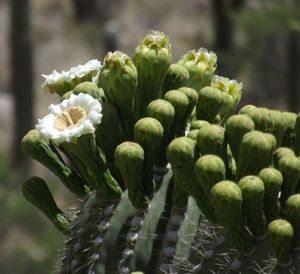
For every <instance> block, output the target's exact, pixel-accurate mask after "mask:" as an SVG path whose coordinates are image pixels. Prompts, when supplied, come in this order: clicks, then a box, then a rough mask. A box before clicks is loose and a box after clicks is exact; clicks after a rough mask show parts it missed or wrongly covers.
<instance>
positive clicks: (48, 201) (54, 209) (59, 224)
mask: <svg viewBox="0 0 300 274" xmlns="http://www.w3.org/2000/svg"><path fill="white" fill-rule="evenodd" d="M22 193H23V195H24V197H25V198H26V199H27V200H28V201H29V202H30V203H32V204H33V205H35V206H36V207H37V208H38V209H39V210H41V211H42V212H43V213H44V214H45V215H46V216H47V217H48V219H49V220H50V221H51V222H52V223H53V224H54V225H55V227H56V228H57V229H58V230H60V231H61V232H63V233H64V234H69V233H70V219H69V218H68V217H67V216H66V215H65V214H64V213H63V212H62V211H61V210H60V209H59V208H58V206H57V205H56V202H55V201H54V199H53V197H52V194H51V192H50V190H49V188H48V186H47V184H46V183H45V181H44V180H43V179H41V178H39V177H31V178H29V179H27V180H26V181H24V183H23V184H22Z"/></svg>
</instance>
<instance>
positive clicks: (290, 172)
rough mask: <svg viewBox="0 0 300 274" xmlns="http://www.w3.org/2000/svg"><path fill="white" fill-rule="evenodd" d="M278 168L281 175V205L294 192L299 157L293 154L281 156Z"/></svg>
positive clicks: (299, 168) (298, 176) (298, 168)
mask: <svg viewBox="0 0 300 274" xmlns="http://www.w3.org/2000/svg"><path fill="white" fill-rule="evenodd" d="M278 169H279V170H280V172H281V173H282V177H283V184H282V189H281V196H280V201H281V205H282V206H283V205H284V204H285V202H286V200H287V199H288V197H289V196H291V195H293V194H295V192H296V189H297V185H298V181H299V179H300V159H298V158H297V157H293V156H287V157H283V158H281V159H280V160H279V162H278Z"/></svg>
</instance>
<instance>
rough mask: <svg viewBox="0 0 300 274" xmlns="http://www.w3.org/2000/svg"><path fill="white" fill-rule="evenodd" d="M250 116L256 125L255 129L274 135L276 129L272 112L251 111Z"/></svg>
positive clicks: (264, 110)
mask: <svg viewBox="0 0 300 274" xmlns="http://www.w3.org/2000/svg"><path fill="white" fill-rule="evenodd" d="M246 115H248V116H249V117H250V118H251V119H252V120H253V122H254V124H255V129H256V130H260V131H262V132H266V133H272V132H273V128H274V123H273V117H272V115H271V111H270V110H269V109H267V108H256V109H254V110H252V111H249V112H248V114H246Z"/></svg>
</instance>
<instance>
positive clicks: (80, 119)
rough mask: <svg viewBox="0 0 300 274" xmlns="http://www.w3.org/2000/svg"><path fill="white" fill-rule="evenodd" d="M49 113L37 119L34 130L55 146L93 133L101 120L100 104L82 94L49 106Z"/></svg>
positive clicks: (73, 95)
mask: <svg viewBox="0 0 300 274" xmlns="http://www.w3.org/2000/svg"><path fill="white" fill-rule="evenodd" d="M49 111H50V113H49V114H47V115H46V116H45V117H43V118H42V119H38V124H37V125H36V129H37V130H38V131H39V132H40V134H41V136H43V137H44V138H45V139H47V140H49V139H50V140H52V141H53V142H54V143H55V144H56V145H59V144H61V143H62V142H70V141H71V140H72V139H74V138H77V137H80V136H81V135H83V134H88V133H94V132H95V130H96V126H97V125H98V124H100V122H101V119H102V113H101V112H102V106H101V103H100V102H99V101H98V100H96V99H94V98H93V97H92V96H90V95H88V94H84V93H80V94H78V95H75V94H72V95H71V96H70V98H69V99H66V100H64V101H62V102H61V103H60V104H57V105H53V104H51V105H50V106H49Z"/></svg>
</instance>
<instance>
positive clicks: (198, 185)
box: [22, 31, 300, 274]
mask: <svg viewBox="0 0 300 274" xmlns="http://www.w3.org/2000/svg"><path fill="white" fill-rule="evenodd" d="M216 63H217V56H216V55H215V54H214V53H213V52H209V51H207V50H206V49H203V48H200V49H199V50H192V51H189V52H188V53H186V54H185V55H183V56H182V57H181V58H180V60H179V61H178V62H177V63H173V64H172V61H171V45H170V44H169V39H168V37H167V36H166V35H164V34H163V33H162V32H157V31H151V32H149V33H148V35H147V36H146V37H145V38H144V39H143V40H142V41H141V42H140V44H139V45H138V46H137V48H136V49H135V51H134V54H133V58H132V59H131V58H130V57H129V56H128V55H126V54H125V53H123V52H121V51H116V52H113V53H111V52H110V53H108V54H107V55H106V56H105V58H104V61H103V66H102V65H101V63H100V62H99V61H97V60H92V61H90V62H88V63H86V64H85V65H80V66H77V67H75V68H71V69H70V70H69V71H63V72H62V73H58V72H57V71H53V73H52V74H50V75H43V77H44V78H45V83H44V84H43V86H42V87H43V88H45V89H46V90H47V91H49V92H50V93H57V94H58V95H59V96H60V103H58V104H56V105H50V107H49V114H47V115H46V116H45V117H43V118H41V119H38V123H37V125H36V129H33V130H31V131H30V132H28V133H27V134H26V135H25V137H24V138H23V140H22V146H23V148H24V151H25V152H26V153H28V154H29V155H30V156H31V157H32V158H33V159H35V160H37V161H39V162H40V163H42V164H43V165H44V166H46V167H47V168H48V169H49V170H50V171H52V172H53V173H54V174H55V175H56V176H57V177H58V178H59V179H60V180H61V181H62V183H63V184H64V185H65V186H66V187H67V188H68V189H69V190H70V191H71V192H73V193H74V194H76V195H78V196H80V197H82V198H83V199H84V201H85V204H84V205H83V207H82V210H81V212H82V214H79V215H76V216H75V217H68V216H67V215H66V214H64V213H63V212H62V211H61V210H60V209H59V208H58V207H57V205H56V203H55V201H54V199H53V197H52V195H51V193H50V190H49V189H48V187H47V184H46V183H45V182H44V181H43V180H42V179H41V178H38V177H31V178H29V179H28V180H26V181H25V182H24V183H23V186H22V192H23V194H24V196H25V197H26V198H27V200H29V201H30V202H31V203H33V204H34V205H35V206H36V207H38V208H39V209H40V210H41V211H42V212H43V213H44V214H45V215H46V216H47V217H48V218H49V219H50V220H51V221H52V222H53V223H54V225H55V226H56V227H57V228H58V229H60V230H61V231H62V232H63V233H65V234H70V235H71V236H72V237H73V239H75V238H76V239H77V242H76V241H75V240H71V241H70V243H71V244H73V246H72V248H71V249H72V252H71V253H72V255H70V258H71V259H70V260H69V265H68V266H66V268H65V270H64V271H62V272H61V273H63V274H67V273H77V272H76V271H83V270H82V269H84V271H86V272H84V273H106V272H103V271H108V272H109V271H111V267H112V268H113V267H116V268H117V269H118V272H119V273H121V274H127V273H130V272H131V271H136V270H142V271H144V272H146V271H147V270H146V268H143V267H141V265H143V263H144V264H146V263H145V262H146V261H147V264H148V265H149V264H151V262H155V263H158V262H164V263H163V265H164V268H165V269H168V268H169V264H170V262H171V261H172V262H173V259H174V258H175V257H176V256H179V255H178V254H180V256H182V257H183V259H186V258H187V256H188V255H187V254H189V252H187V251H186V249H184V248H183V247H182V245H181V244H177V240H178V241H179V242H180V239H179V238H180V237H179V236H178V235H179V234H180V235H181V242H183V240H182V239H186V238H185V237H186V235H184V233H183V232H182V231H186V232H189V233H190V230H191V228H188V227H189V226H188V225H186V222H183V221H181V220H182V219H184V218H185V216H190V215H189V214H191V216H194V217H193V218H199V215H200V213H199V214H198V213H197V212H195V208H196V209H197V210H200V211H199V212H201V216H202V218H203V217H205V219H206V221H207V220H208V221H209V222H210V224H211V225H212V226H215V227H220V226H222V227H225V230H226V231H227V232H228V234H229V235H230V238H231V241H232V243H233V245H234V247H235V248H236V249H237V250H238V252H240V254H242V256H249V255H250V254H252V253H253V250H254V249H255V244H256V243H257V242H259V241H262V240H263V239H264V238H265V236H266V234H267V233H268V235H269V238H270V240H271V242H272V244H273V246H274V250H275V254H276V257H277V260H278V263H279V265H280V266H281V267H285V266H287V265H289V264H290V261H291V254H292V248H294V249H297V248H299V247H300V194H298V193H300V183H299V181H300V158H299V154H300V116H299V115H298V116H297V115H296V114H294V113H289V112H280V111H276V110H271V109H267V108H258V107H255V106H253V105H247V106H245V107H243V108H242V109H241V110H240V111H239V113H237V114H236V110H237V107H238V104H239V102H240V99H241V96H242V90H243V85H242V83H239V82H237V81H236V80H230V79H228V78H225V77H221V76H217V75H214V73H215V70H216ZM62 154H63V155H64V156H63V157H62V156H61V155H62ZM65 159H67V160H65ZM170 167H171V170H170V171H169V173H168V176H167V175H166V176H165V180H163V179H162V177H163V176H162V175H164V174H166V173H167V171H168V170H169V169H170ZM126 199H127V200H126ZM191 200H193V202H191ZM165 203H166V209H165V211H163V207H162V205H164V204H165ZM98 204H99V206H98ZM104 204H105V206H104ZM100 205H101V206H100ZM191 205H192V206H191ZM190 207H193V209H191V208H190ZM101 208H103V210H102V211H103V212H101V214H100V215H101V217H100V215H99V216H98V217H97V216H96V217H95V216H94V215H97V214H96V213H95V212H99V210H100V209H101ZM105 208H106V210H105ZM88 209H90V211H89V210H88ZM170 209H172V210H170ZM171 211H172V213H170V212H171ZM164 212H165V213H164ZM166 212H169V216H167V213H166ZM185 212H190V213H186V215H185ZM102 213H103V214H102ZM130 214H131V215H130ZM160 214H161V216H160ZM170 214H171V215H170ZM91 216H94V217H93V218H92V217H91ZM128 219H129V220H131V221H130V223H131V226H129V227H128V224H127V223H126V222H128ZM169 221H170V222H169ZM162 222H167V223H168V222H169V224H168V226H166V225H165V226H163V225H162ZM96 223H97V224H96ZM99 223H100V225H99ZM112 223H114V227H113V228H112V229H110V228H109V227H110V226H112V225H111V224H112ZM193 224H194V226H193V227H194V230H196V229H197V226H198V219H195V220H193ZM190 227H191V226H190ZM126 229H127V232H128V233H127V237H126V241H125V242H124V241H123V242H122V246H125V248H124V250H123V252H122V254H121V255H120V254H119V253H120V252H116V254H114V255H113V256H112V258H113V257H114V256H118V255H119V257H120V258H119V261H118V262H115V261H113V259H112V258H108V257H109V256H108V254H107V253H108V252H114V249H113V247H112V245H114V244H116V243H117V242H118V240H117V239H118V237H120V236H119V234H122V233H124V231H126ZM122 231H123V232H122ZM162 231H163V232H162ZM150 232H151V233H152V234H154V233H157V235H159V233H161V234H162V235H163V233H166V236H163V237H161V241H164V244H160V245H159V244H157V243H154V242H153V239H152V240H151V239H146V240H145V238H147V237H145V236H144V237H142V236H139V235H141V234H142V233H146V235H148V236H149V235H150ZM179 232H180V233H179ZM97 233H100V234H97ZM147 233H149V234H147ZM94 235H98V236H97V237H96V238H95V239H94V240H93V241H91V238H93V237H94ZM162 235H160V236H162ZM191 235H196V234H191ZM149 237H150V236H149ZM87 239H88V240H87ZM147 241H148V242H147ZM149 241H150V242H151V243H150V242H149ZM90 243H91V244H92V245H93V246H94V247H95V248H94V249H93V250H98V249H99V250H100V251H101V252H100V251H99V252H94V251H93V252H94V253H91V251H90V253H89V254H88V255H86V257H88V258H89V260H88V259H86V260H85V259H83V258H85V255H78V254H80V252H83V253H84V252H86V250H91V249H90V247H89V244H90ZM100 246H101V248H102V249H101V248H100ZM122 246H119V249H121V248H122ZM152 246H155V248H157V247H159V246H160V247H161V246H164V249H163V250H162V251H161V253H162V254H163V257H164V259H161V260H160V259H158V258H157V257H155V256H159V254H160V252H157V251H156V250H154V249H155V248H154V247H153V250H152ZM105 248H106V249H105ZM115 248H116V247H115ZM183 250H185V252H186V254H184V251H183ZM67 253H68V252H67ZM176 254H177V255H176ZM101 256H102V257H101ZM207 256H208V255H207ZM65 257H68V256H67V255H66V256H65ZM153 258H154V259H153ZM155 258H156V259H155ZM105 260H107V261H108V262H109V263H107V264H109V265H110V266H109V267H108V266H106V268H105V267H104V265H105V263H106V261H105ZM150 260H151V262H150ZM99 261H101V264H100V262H99ZM142 262H143V263H142ZM133 265H135V266H136V267H133ZM97 267H98V268H97ZM103 267H104V269H106V270H103ZM152 267H154V266H152ZM95 269H102V270H99V271H98V272H97V271H96V270H95ZM72 271H74V272H72ZM93 271H94V272H93ZM115 271H116V270H115ZM170 271H171V270H170ZM108 272H107V273H108ZM78 273H79V272H78ZM80 273H83V272H80ZM114 273H115V272H114ZM132 273H141V272H132ZM151 273H152V272H151ZM153 273H154V272H153ZM167 273H169V272H167ZM170 273H171V272H170ZM193 273H194V272H193ZM226 273H228V272H226Z"/></svg>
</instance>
